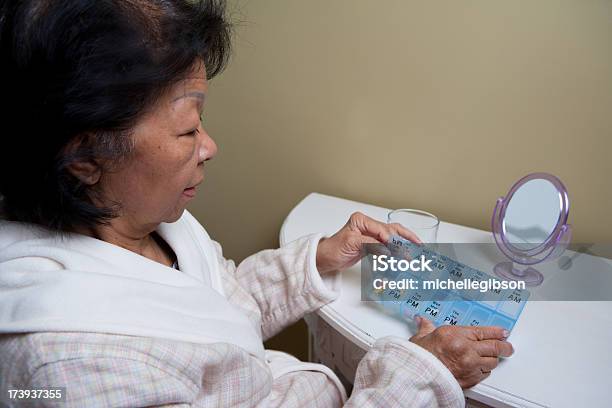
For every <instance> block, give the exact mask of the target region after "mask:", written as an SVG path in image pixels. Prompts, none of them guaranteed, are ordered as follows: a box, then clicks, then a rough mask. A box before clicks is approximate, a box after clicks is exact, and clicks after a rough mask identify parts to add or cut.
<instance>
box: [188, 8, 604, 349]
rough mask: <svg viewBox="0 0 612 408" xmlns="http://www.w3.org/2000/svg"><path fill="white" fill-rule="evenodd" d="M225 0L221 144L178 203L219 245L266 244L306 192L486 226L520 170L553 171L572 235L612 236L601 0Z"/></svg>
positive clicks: (209, 112) (211, 111)
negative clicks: (228, 41)
mask: <svg viewBox="0 0 612 408" xmlns="http://www.w3.org/2000/svg"><path fill="white" fill-rule="evenodd" d="M231 8H232V9H233V11H234V17H236V18H239V19H242V20H243V22H242V24H241V25H240V26H239V27H237V33H236V34H237V35H236V37H235V53H234V58H233V60H232V63H231V65H230V67H229V68H228V70H227V71H226V72H225V73H224V74H223V75H222V76H220V77H219V78H217V79H214V80H213V81H212V82H211V87H210V98H209V100H208V102H207V104H208V105H207V108H206V113H205V116H206V119H205V120H206V122H207V123H205V125H206V126H207V128H208V130H209V132H210V133H211V135H212V136H213V137H214V138H215V139H216V141H217V143H218V144H219V147H220V150H219V155H218V156H217V158H216V159H215V160H213V161H212V162H211V163H210V165H209V166H208V167H207V170H206V177H207V180H206V184H205V186H204V187H203V188H202V191H201V192H200V195H199V197H198V199H197V201H196V202H194V203H193V205H192V206H191V209H192V211H193V212H194V213H195V215H196V216H197V217H198V218H199V219H200V220H201V221H202V222H203V223H204V224H205V226H206V227H207V229H208V230H209V231H210V233H211V234H212V235H213V236H214V237H215V238H216V239H218V240H219V241H221V242H222V244H223V245H224V248H225V251H226V254H227V255H229V256H231V257H233V258H235V259H242V258H243V257H245V256H247V255H248V254H250V253H252V252H254V251H256V250H259V249H262V248H266V247H272V246H275V245H277V237H278V231H279V228H280V226H281V223H282V221H283V219H284V217H285V216H286V215H287V213H288V212H289V210H290V209H291V208H292V207H293V206H294V205H295V204H296V203H297V202H298V201H299V200H300V199H301V198H303V197H304V196H305V195H306V194H307V193H309V192H311V191H318V192H322V193H327V194H332V195H337V196H341V197H345V198H349V199H354V200H360V201H365V202H369V203H373V204H377V205H381V206H386V207H415V208H422V209H427V210H429V211H432V212H434V213H436V214H438V215H439V216H440V217H441V218H442V219H443V220H446V221H452V222H455V223H461V224H466V225H470V226H474V227H477V228H483V229H489V219H490V216H491V211H492V207H493V204H494V202H495V199H496V198H497V197H498V196H500V195H503V194H504V193H505V192H506V191H507V190H508V188H509V187H510V186H511V184H512V183H513V182H514V181H515V180H516V179H518V178H520V177H521V176H523V175H525V174H527V173H529V172H533V171H547V172H551V173H554V174H556V175H558V176H559V177H560V178H561V179H562V180H563V181H564V182H565V183H566V185H567V187H568V189H569V193H570V199H571V202H572V209H571V215H570V216H571V222H572V223H573V224H574V228H575V238H574V241H575V242H576V241H581V242H587V241H609V242H612V232H611V230H610V227H611V226H612V222H610V221H609V219H608V218H607V217H606V210H612V206H611V204H612V190H611V189H610V185H611V183H610V181H609V175H610V173H611V172H612V164H611V163H610V162H611V160H610V155H611V153H612V1H593V0H573V1H562V0H538V1H533V0H522V1H501V0H499V1H491V0H472V1H441V2H431V1H424V0H422V1H412V0H396V1H391V0H377V1H375V0H343V1H340V0H307V1H306V0H301V1H297V0H291V1H288V0H282V1H281V0H279V1H266V0H259V1H249V2H245V1H244V0H243V1H238V2H236V1H235V2H233V3H231ZM294 332H295V333H294V335H295V336H297V337H299V336H300V335H302V334H303V326H299V327H298V328H297V329H295V330H294ZM291 341H293V342H295V343H294V344H293V345H290V346H287V348H288V349H291V348H292V347H297V349H299V350H298V352H299V353H301V351H303V345H304V340H303V339H298V338H294V339H292V338H285V340H284V343H285V344H288V343H289V342H291ZM293 350H295V348H294V349H293Z"/></svg>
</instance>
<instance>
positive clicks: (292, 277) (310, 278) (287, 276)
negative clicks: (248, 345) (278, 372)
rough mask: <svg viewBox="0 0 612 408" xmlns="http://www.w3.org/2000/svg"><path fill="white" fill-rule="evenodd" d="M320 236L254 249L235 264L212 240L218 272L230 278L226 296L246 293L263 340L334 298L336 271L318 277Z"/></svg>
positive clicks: (337, 281) (336, 290)
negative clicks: (255, 309)
mask: <svg viewBox="0 0 612 408" xmlns="http://www.w3.org/2000/svg"><path fill="white" fill-rule="evenodd" d="M322 237H323V234H313V235H308V236H305V237H303V238H300V239H297V240H295V241H293V242H291V243H288V244H287V245H285V246H283V247H282V248H279V249H270V250H264V251H261V252H258V253H256V254H254V255H251V256H249V257H248V258H246V259H245V260H243V261H242V262H241V263H240V264H239V265H238V266H236V265H235V263H234V262H233V261H232V260H228V259H225V258H224V257H223V253H222V249H221V245H219V244H218V243H217V242H214V246H215V248H216V250H217V255H218V258H219V261H220V264H221V268H222V271H221V273H222V274H226V276H227V275H228V274H229V275H231V277H233V279H224V289H225V290H226V292H227V293H226V295H227V296H228V299H229V300H230V301H232V298H243V296H237V295H236V292H237V291H246V292H248V294H249V295H250V297H251V298H252V299H253V300H254V301H255V303H256V304H257V307H258V309H259V313H260V314H261V329H262V336H263V338H264V340H265V339H268V338H270V337H272V336H273V335H275V334H276V333H278V332H280V331H281V330H282V329H283V328H285V327H287V326H288V325H290V324H292V323H294V322H296V321H297V320H299V319H301V318H302V317H303V316H304V315H305V314H306V313H309V312H312V311H314V310H316V309H319V308H320V307H321V306H323V305H325V304H326V303H329V302H331V301H333V300H335V299H336V298H337V297H338V295H339V287H340V285H339V279H340V276H339V273H331V274H327V275H325V276H324V277H321V275H320V274H319V271H318V270H317V265H316V254H317V246H318V244H319V241H320V240H321V238H322ZM235 284H237V285H238V287H236V285H235ZM243 307H244V303H243Z"/></svg>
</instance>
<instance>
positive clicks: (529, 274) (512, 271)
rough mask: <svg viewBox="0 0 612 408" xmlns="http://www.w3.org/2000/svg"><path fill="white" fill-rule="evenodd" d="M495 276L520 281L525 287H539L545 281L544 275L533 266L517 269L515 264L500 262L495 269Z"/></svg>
mask: <svg viewBox="0 0 612 408" xmlns="http://www.w3.org/2000/svg"><path fill="white" fill-rule="evenodd" d="M493 270H494V271H495V274H496V275H497V276H499V277H502V278H506V279H511V280H520V281H523V282H525V286H538V285H540V284H541V283H542V282H543V281H544V275H542V274H541V273H540V272H539V271H538V270H536V269H535V268H533V267H531V266H527V267H525V268H524V269H521V268H520V267H518V268H517V267H515V266H514V262H511V261H505V262H500V263H498V264H497V265H495V267H494V268H493Z"/></svg>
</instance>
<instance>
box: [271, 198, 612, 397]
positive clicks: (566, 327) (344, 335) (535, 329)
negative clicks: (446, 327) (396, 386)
mask: <svg viewBox="0 0 612 408" xmlns="http://www.w3.org/2000/svg"><path fill="white" fill-rule="evenodd" d="M355 211H361V212H363V213H364V214H366V215H368V216H370V217H372V218H375V219H377V220H380V221H383V222H384V221H385V220H386V216H387V213H388V212H389V209H386V208H381V207H376V206H373V205H368V204H364V203H359V202H355V201H349V200H345V199H340V198H336V197H331V196H327V195H322V194H318V193H312V194H310V195H308V196H307V197H306V198H304V200H302V201H301V202H300V203H299V204H298V205H297V206H296V207H295V208H294V209H293V210H292V211H291V213H290V214H289V215H288V216H287V218H286V219H285V222H284V223H283V226H282V228H281V232H280V244H281V246H282V245H284V244H286V243H288V242H291V241H292V240H294V239H296V238H298V237H300V236H303V235H305V234H309V233H313V232H324V233H334V232H336V231H337V230H338V229H340V228H341V227H342V226H343V225H344V224H345V223H346V221H347V220H348V218H349V216H350V215H351V214H352V213H353V212H355ZM438 242H448V243H451V242H452V243H454V242H457V243H458V242H464V243H491V242H493V238H492V234H491V233H490V232H487V231H482V230H477V229H473V228H468V227H464V226H460V225H455V224H450V223H445V222H441V223H440V229H439V232H438ZM589 258H594V257H591V256H590V255H584V256H581V257H579V258H576V262H575V265H574V267H573V268H572V269H571V270H569V271H567V273H565V274H558V275H559V276H555V280H556V281H557V282H559V280H566V281H567V282H572V281H574V280H575V279H576V278H577V277H576V268H578V269H580V262H588V261H589ZM597 259H598V260H599V261H601V258H597ZM604 262H610V261H609V260H605V261H604ZM586 269H588V268H586ZM572 274H573V275H572ZM582 279H603V280H602V284H603V285H609V284H610V282H612V277H607V276H606V277H603V278H602V277H595V276H589V274H588V273H585V276H583V277H582ZM360 283H361V281H360V267H359V264H358V265H355V266H353V267H352V268H350V269H348V270H346V271H343V274H342V288H341V295H340V297H339V299H337V300H336V301H334V302H333V303H330V304H328V305H326V306H324V307H323V308H321V309H320V310H319V311H317V312H316V314H315V315H311V316H308V317H307V319H306V321H307V323H308V326H309V332H310V335H309V337H310V340H311V344H310V346H311V352H314V353H315V354H316V360H319V361H322V362H324V363H326V364H328V365H330V366H331V367H332V368H333V369H335V370H336V372H338V374H339V375H340V377H341V378H343V379H344V380H345V381H348V382H352V381H353V378H354V370H355V368H356V366H357V364H358V362H359V360H360V359H361V357H362V356H363V354H365V350H367V349H368V347H369V346H370V345H371V344H372V343H373V342H374V341H375V339H376V338H378V337H382V336H385V335H396V336H401V337H404V338H408V337H410V336H412V334H414V330H415V327H414V325H412V324H408V323H406V322H402V321H400V320H399V319H396V318H393V317H392V316H389V315H386V314H384V313H382V312H381V311H380V310H379V309H378V308H377V307H375V306H373V305H372V304H371V302H362V301H361V300H360V299H361V288H360ZM570 285H571V283H570ZM607 290H610V291H612V285H610V286H608V289H607ZM509 341H510V342H512V344H513V346H514V348H515V354H514V355H513V356H512V357H510V358H508V359H504V360H502V361H501V362H500V364H499V366H498V368H497V369H495V370H494V371H493V373H492V374H491V376H489V377H488V378H487V379H486V380H485V381H483V382H482V383H480V384H478V385H476V386H475V387H473V388H471V389H469V390H466V391H465V395H466V397H467V398H468V399H469V400H473V401H478V402H480V403H484V404H486V405H488V406H492V407H542V406H545V407H572V408H574V407H589V408H591V407H611V406H612V302H604V301H598V302H595V301H571V302H570V301H563V302H561V301H529V302H527V304H526V306H525V309H524V310H523V313H522V315H521V317H520V318H519V320H518V322H517V324H516V326H515V327H514V329H513V331H512V334H511V336H510V338H509Z"/></svg>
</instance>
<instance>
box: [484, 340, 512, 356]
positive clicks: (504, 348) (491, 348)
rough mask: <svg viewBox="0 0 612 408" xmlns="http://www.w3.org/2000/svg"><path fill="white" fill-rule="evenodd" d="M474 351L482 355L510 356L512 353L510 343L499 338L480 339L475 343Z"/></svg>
mask: <svg viewBox="0 0 612 408" xmlns="http://www.w3.org/2000/svg"><path fill="white" fill-rule="evenodd" d="M475 348H476V352H477V353H478V354H479V355H481V356H483V357H498V356H501V357H510V356H511V355H512V354H513V353H514V348H513V347H512V344H510V343H509V342H507V341H500V340H482V341H478V342H476V343H475Z"/></svg>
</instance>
